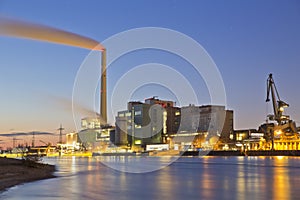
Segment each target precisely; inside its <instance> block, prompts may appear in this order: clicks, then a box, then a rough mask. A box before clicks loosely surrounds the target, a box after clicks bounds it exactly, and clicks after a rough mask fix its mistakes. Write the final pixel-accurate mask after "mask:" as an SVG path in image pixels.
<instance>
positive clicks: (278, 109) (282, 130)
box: [266, 74, 298, 138]
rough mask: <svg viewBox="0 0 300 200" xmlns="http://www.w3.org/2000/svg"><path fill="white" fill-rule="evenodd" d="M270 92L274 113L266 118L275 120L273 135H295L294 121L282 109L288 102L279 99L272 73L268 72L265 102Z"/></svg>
mask: <svg viewBox="0 0 300 200" xmlns="http://www.w3.org/2000/svg"><path fill="white" fill-rule="evenodd" d="M270 93H271V98H272V105H273V112H274V114H272V115H268V119H269V120H271V121H276V122H277V124H274V127H273V130H272V132H273V134H274V133H275V135H274V137H288V136H297V135H298V133H297V128H296V123H295V122H294V121H292V120H290V117H289V116H288V115H284V114H283V112H284V109H285V108H287V107H289V104H287V103H286V102H284V101H282V100H281V99H280V97H279V93H278V90H277V88H276V85H275V82H274V79H273V76H272V74H269V77H268V79H267V99H266V102H269V101H270V98H269V97H270ZM276 97H277V98H276ZM274 137H273V138H274Z"/></svg>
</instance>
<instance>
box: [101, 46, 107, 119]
mask: <svg viewBox="0 0 300 200" xmlns="http://www.w3.org/2000/svg"><path fill="white" fill-rule="evenodd" d="M101 55H102V59H101V91H100V99H101V102H100V115H101V117H102V119H103V121H104V123H105V124H107V110H106V108H107V107H106V106H107V102H106V100H107V99H106V98H107V97H106V49H104V50H103V51H102V53H101Z"/></svg>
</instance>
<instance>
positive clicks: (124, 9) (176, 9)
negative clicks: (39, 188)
mask: <svg viewBox="0 0 300 200" xmlns="http://www.w3.org/2000/svg"><path fill="white" fill-rule="evenodd" d="M0 15H2V16H7V17H12V18H16V19H21V20H25V21H30V22H33V23H37V24H43V25H47V26H51V27H56V28H59V29H62V30H66V31H70V32H73V33H77V34H80V35H83V36H87V37H90V38H92V39H95V40H97V41H99V42H103V41H104V40H106V39H107V38H109V37H111V36H113V35H115V34H117V33H120V32H123V31H126V30H129V29H133V28H141V27H162V28H168V29H172V30H175V31H179V32H181V33H183V34H185V35H187V36H189V37H191V38H193V39H194V40H195V41H196V42H198V43H199V44H201V45H202V46H203V48H204V49H205V50H206V51H207V52H208V54H209V55H210V56H211V58H212V59H213V60H214V62H215V64H216V65H217V67H218V70H219V71H220V74H221V77H222V79H223V82H224V86H225V90H226V96H227V108H228V109H233V110H234V115H235V121H234V127H235V128H236V129H240V128H257V127H258V126H259V125H260V124H261V123H263V122H264V120H265V118H266V115H267V113H270V112H272V110H271V105H269V104H266V103H265V98H266V79H267V77H268V74H269V73H273V76H274V79H275V82H276V85H277V88H278V90H279V94H280V96H281V99H282V100H284V101H286V102H287V103H289V104H290V108H288V109H287V110H286V111H287V114H289V115H291V117H292V119H294V120H295V121H296V122H297V123H298V125H299V124H300V104H299V102H300V93H299V92H298V90H299V89H298V87H299V85H300V79H299V69H300V68H299V67H300V56H299V53H300V25H299V24H300V23H299V21H300V3H299V1H297V0H295V1H273V0H272V1H268V0H266V1H259V0H258V1H238V0H237V1H234V0H229V1H196V0H195V1H175V0H174V1H158V0H154V1H138V0H136V1H130V3H128V1H121V0H120V1H96V0H95V1H70V0H69V1H58V0H57V1H37V0H36V1H35V0H29V1H24V2H23V1H15V0H10V1H8V0H2V1H0ZM0 28H1V27H0ZM167 39H168V38H166V40H167ZM0 44H1V45H0V52H1V53H0V83H1V84H0V92H1V100H0V101H1V104H0V110H1V117H0V122H1V123H0V124H1V126H0V133H9V132H17V131H33V130H39V131H48V132H57V131H56V129H57V128H58V127H59V125H60V124H61V123H62V124H63V126H64V127H65V128H66V131H67V132H69V131H73V130H75V125H74V122H73V117H72V110H71V107H72V106H71V99H72V92H73V84H74V81H75V77H76V74H77V71H78V70H79V68H80V66H81V65H82V63H83V61H84V59H85V58H86V57H87V56H88V55H89V53H90V51H89V50H87V49H81V48H77V47H70V46H64V45H58V44H50V43H44V42H38V41H33V40H26V39H18V38H10V37H3V36H0ZM125 44H126V43H123V42H121V43H120V44H119V45H121V46H122V45H125ZM108 52H109V49H108ZM145 63H162V64H164V65H168V66H169V67H171V68H174V69H176V70H177V71H178V72H179V73H180V74H182V75H183V76H184V77H185V78H186V79H187V80H188V81H189V82H190V84H191V85H192V87H193V89H194V91H195V93H196V95H197V98H198V103H200V104H209V102H210V99H209V94H208V91H207V88H206V86H205V83H204V81H203V79H202V78H201V77H200V76H197V75H195V71H194V70H193V69H192V67H191V66H190V64H189V63H187V62H186V61H185V60H184V59H182V58H180V57H178V56H176V55H173V54H172V53H168V52H163V51H158V50H151V49H146V50H139V51H134V52H130V53H128V54H126V55H124V56H122V57H120V58H119V59H118V60H116V61H115V62H114V63H112V64H111V66H109V70H108V75H107V77H108V96H110V95H111V92H112V90H113V89H114V86H115V85H116V83H117V82H118V80H119V79H120V78H121V77H122V76H123V75H124V74H126V73H127V72H128V71H130V70H131V69H133V68H134V67H136V66H138V65H142V64H145ZM94 64H97V62H96V63H94ZM136 78H137V79H138V78H143V77H136ZM166 78H169V79H170V81H171V80H172V77H168V76H167V74H166ZM132 81H135V80H132ZM86 82H88V79H87V80H86ZM178 87H179V88H180V85H178ZM124 92H126V91H124ZM151 96H158V97H159V98H161V99H168V100H174V101H177V99H178V98H179V97H178V96H176V94H174V91H171V90H170V89H167V88H164V87H162V86H159V85H157V84H147V85H143V86H141V87H140V88H138V89H137V90H136V91H135V92H134V93H133V94H132V96H131V98H130V100H144V99H145V98H148V97H151ZM109 101H111V99H109ZM119 103H120V104H123V108H121V109H123V110H125V109H126V101H125V100H124V102H123V101H122V99H120V102H119ZM190 103H194V104H195V103H196V102H193V101H192V100H191V102H190ZM79 106H82V107H85V108H89V109H93V108H94V105H85V102H82V105H79ZM97 106H98V105H96V107H97ZM180 106H184V105H180ZM83 115H84V114H83ZM109 121H110V122H113V121H114V118H113V116H111V115H110V116H109Z"/></svg>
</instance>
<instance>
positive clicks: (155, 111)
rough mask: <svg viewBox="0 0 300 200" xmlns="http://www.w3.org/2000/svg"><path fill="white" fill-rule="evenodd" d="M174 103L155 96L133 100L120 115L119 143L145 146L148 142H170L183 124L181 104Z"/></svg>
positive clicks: (117, 141)
mask: <svg viewBox="0 0 300 200" xmlns="http://www.w3.org/2000/svg"><path fill="white" fill-rule="evenodd" d="M173 105H174V102H172V101H164V100H160V99H157V98H155V97H152V98H149V99H146V100H145V103H142V102H129V103H128V106H127V110H125V111H120V112H118V116H117V117H116V136H115V138H116V144H120V145H125V144H127V145H129V146H135V145H137V146H141V147H142V148H145V147H146V145H147V144H161V143H166V142H167V139H168V137H169V135H170V134H174V133H177V131H178V127H179V124H180V108H177V107H173Z"/></svg>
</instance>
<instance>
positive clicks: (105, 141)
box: [78, 118, 114, 150]
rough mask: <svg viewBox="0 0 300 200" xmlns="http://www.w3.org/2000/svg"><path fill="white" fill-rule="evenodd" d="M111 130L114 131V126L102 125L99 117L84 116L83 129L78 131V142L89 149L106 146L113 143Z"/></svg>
mask: <svg viewBox="0 0 300 200" xmlns="http://www.w3.org/2000/svg"><path fill="white" fill-rule="evenodd" d="M111 132H114V127H113V126H100V120H99V119H98V118H83V119H82V120H81V131H79V132H78V142H80V143H81V145H82V146H83V148H85V149H89V150H91V149H95V148H96V147H99V146H101V147H103V148H106V147H108V146H109V145H110V143H111V135H112V134H111Z"/></svg>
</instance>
